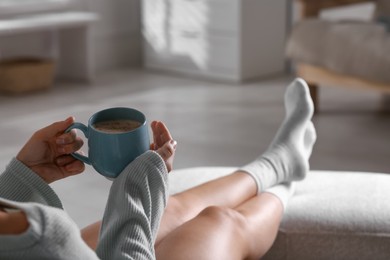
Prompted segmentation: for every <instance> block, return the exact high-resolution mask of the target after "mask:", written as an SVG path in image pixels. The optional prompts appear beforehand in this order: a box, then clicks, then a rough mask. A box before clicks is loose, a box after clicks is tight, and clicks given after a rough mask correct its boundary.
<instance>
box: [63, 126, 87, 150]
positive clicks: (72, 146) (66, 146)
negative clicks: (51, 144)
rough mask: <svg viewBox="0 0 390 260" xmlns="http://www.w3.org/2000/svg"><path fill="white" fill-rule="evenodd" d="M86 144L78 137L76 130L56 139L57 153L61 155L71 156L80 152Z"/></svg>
mask: <svg viewBox="0 0 390 260" xmlns="http://www.w3.org/2000/svg"><path fill="white" fill-rule="evenodd" d="M83 144H84V142H83V140H82V139H81V138H80V137H77V135H76V130H74V129H73V130H72V131H70V132H68V133H65V134H62V135H60V136H59V137H57V138H56V145H57V152H58V153H59V154H70V153H74V152H76V151H78V150H79V149H80V148H81V147H82V146H83Z"/></svg>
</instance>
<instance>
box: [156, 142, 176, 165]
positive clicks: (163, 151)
mask: <svg viewBox="0 0 390 260" xmlns="http://www.w3.org/2000/svg"><path fill="white" fill-rule="evenodd" d="M176 146H177V142H176V141H175V140H170V141H169V142H166V143H165V144H164V145H163V146H162V147H161V148H159V149H157V150H156V152H157V153H158V154H159V155H160V156H161V158H162V159H163V160H164V162H165V165H166V166H167V170H168V172H170V171H171V170H172V169H173V160H174V157H175V151H176Z"/></svg>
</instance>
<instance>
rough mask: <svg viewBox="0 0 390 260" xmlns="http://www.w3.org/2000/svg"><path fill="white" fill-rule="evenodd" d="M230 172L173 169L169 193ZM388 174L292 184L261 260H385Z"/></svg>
mask: <svg viewBox="0 0 390 260" xmlns="http://www.w3.org/2000/svg"><path fill="white" fill-rule="evenodd" d="M233 170H234V168H228V167H207V168H189V169H181V170H175V171H173V172H172V173H171V174H170V179H171V184H170V185H171V193H172V194H174V193H177V192H180V191H182V190H185V189H187V188H189V187H192V186H194V185H197V184H200V183H203V182H205V181H208V180H211V179H214V178H217V177H219V176H222V175H226V174H228V173H230V172H232V171H233ZM389 199H390V174H384V173H366V172H335V171H311V172H310V173H309V174H308V176H307V178H306V179H305V180H303V181H301V182H297V183H296V191H295V194H294V196H293V197H292V198H291V200H290V201H289V204H288V206H287V209H286V212H285V215H284V217H283V221H282V224H281V226H280V229H279V234H278V236H277V239H276V241H275V243H274V245H273V247H272V248H271V250H270V251H269V252H268V254H267V255H266V256H265V257H264V258H263V259H297V260H307V259H313V260H314V259H315V260H321V259H331V260H337V259H340V260H348V259H351V260H352V259H353V260H359V259H367V260H380V259H390V203H389Z"/></svg>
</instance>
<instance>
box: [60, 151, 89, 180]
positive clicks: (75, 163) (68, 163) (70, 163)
mask: <svg viewBox="0 0 390 260" xmlns="http://www.w3.org/2000/svg"><path fill="white" fill-rule="evenodd" d="M56 164H57V166H58V167H60V168H61V169H62V171H63V173H64V174H65V176H68V175H75V174H79V173H81V172H83V171H84V169H85V165H84V163H83V162H81V161H79V160H77V159H76V158H74V157H73V156H71V155H63V156H60V157H57V158H56Z"/></svg>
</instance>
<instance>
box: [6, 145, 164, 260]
mask: <svg viewBox="0 0 390 260" xmlns="http://www.w3.org/2000/svg"><path fill="white" fill-rule="evenodd" d="M167 180H168V174H167V169H166V166H165V163H164V161H163V160H162V158H161V157H160V156H159V155H158V154H157V153H155V152H152V151H149V152H146V153H145V154H143V155H141V156H140V157H138V158H137V159H136V160H134V161H133V162H132V163H130V164H129V165H128V166H127V167H126V169H125V170H124V171H123V172H122V173H121V174H120V175H119V177H118V178H116V179H115V180H114V181H113V183H112V186H111V190H110V194H109V197H108V201H107V205H106V209H105V212H104V217H103V222H102V228H101V230H100V237H99V243H98V247H97V250H96V252H94V251H93V250H91V249H90V248H89V247H88V246H87V245H86V244H85V243H84V241H83V240H82V239H81V236H80V231H79V229H78V227H77V226H76V224H75V223H74V222H73V221H72V220H71V219H70V217H69V216H68V214H67V213H66V212H65V211H64V210H63V209H62V203H61V201H60V199H59V198H58V196H57V195H56V194H55V192H54V191H53V190H52V189H51V188H50V186H49V185H47V184H46V183H45V182H44V181H43V180H42V179H41V178H40V177H38V175H36V174H35V173H34V172H32V171H31V170H30V169H29V168H27V167H26V166H25V165H23V164H22V163H21V162H19V161H18V160H16V159H13V160H12V161H11V162H10V164H9V165H8V167H7V168H6V170H5V172H4V173H3V174H1V175H0V204H2V205H7V206H9V207H14V208H17V209H21V210H23V211H24V212H25V213H26V215H27V219H28V222H29V225H30V226H29V228H28V230H27V231H26V232H25V233H23V234H21V235H0V259H69V260H70V259H72V260H77V259H83V260H88V259H109V260H115V259H155V253H154V241H155V237H156V234H157V231H158V226H159V223H160V220H161V216H162V214H163V211H164V208H165V206H166V203H167V197H168V187H167V182H168V181H167ZM80 199H82V198H80Z"/></svg>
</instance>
